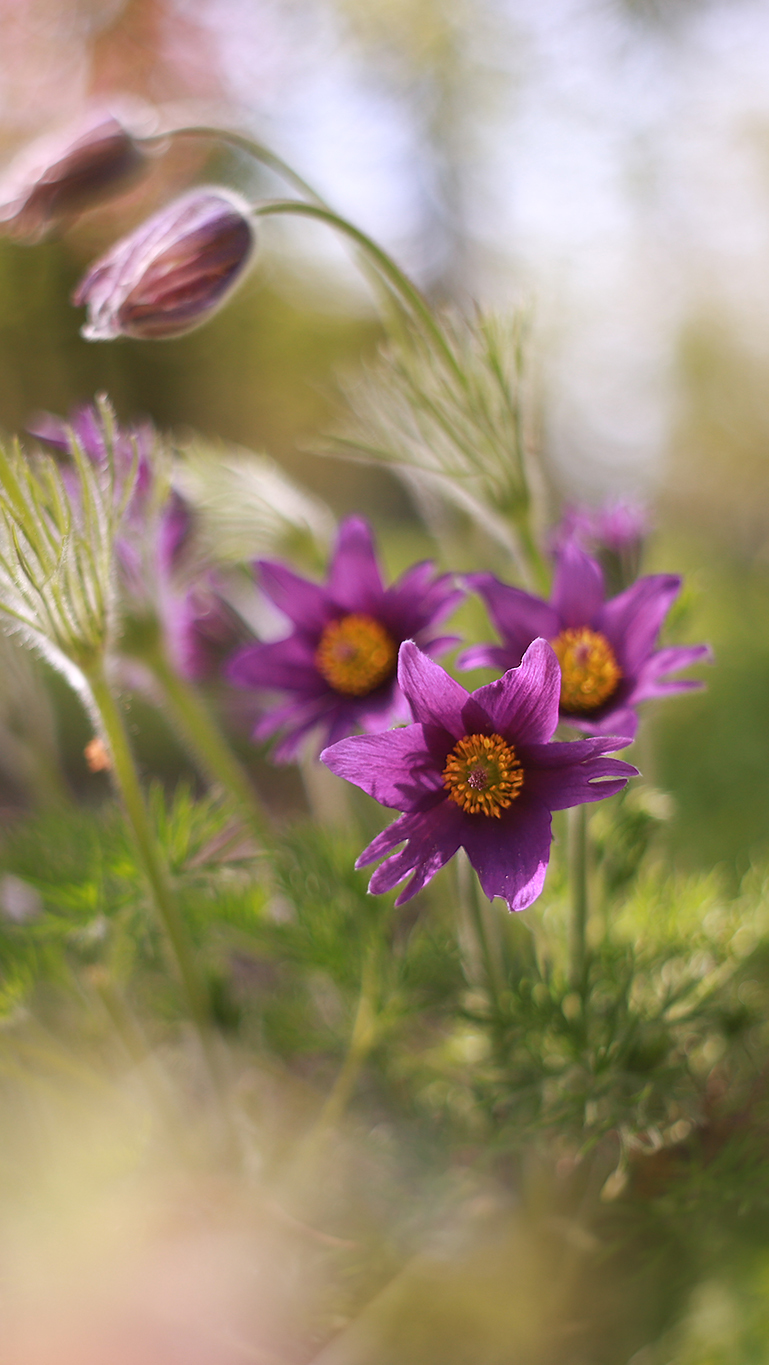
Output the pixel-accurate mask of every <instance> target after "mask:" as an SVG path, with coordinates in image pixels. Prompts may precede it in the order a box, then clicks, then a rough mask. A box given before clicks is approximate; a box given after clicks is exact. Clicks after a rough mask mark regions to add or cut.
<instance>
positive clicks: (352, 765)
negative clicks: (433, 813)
mask: <svg viewBox="0 0 769 1365" xmlns="http://www.w3.org/2000/svg"><path fill="white" fill-rule="evenodd" d="M320 759H321V763H325V764H326V767H327V768H330V769H331V771H332V773H336V775H337V777H344V778H346V780H347V781H348V782H353V783H354V784H355V786H356V787H360V788H361V791H364V792H367V793H368V795H369V796H373V797H374V800H375V801H379V803H380V804H381V805H383V806H390V807H391V808H392V809H394V810H401V811H414V810H418V809H420V808H421V807H422V806H424V805H425V804H428V803H429V804H432V803H433V799H434V797H435V795H436V793H440V794H442V795H443V796H445V791H444V788H443V776H442V771H441V769H440V768H439V767H438V765H437V764H436V762H435V760H434V758H433V757H432V756H431V754H430V753H429V751H428V749H427V747H426V745H425V738H424V733H423V730H422V726H421V725H407V726H405V727H404V728H403V729H400V730H387V731H385V732H383V733H380V734H376V735H352V736H350V738H349V739H342V740H340V741H339V743H338V744H333V745H331V746H330V747H329V748H327V749H324V750H323V753H322V754H321V756H320Z"/></svg>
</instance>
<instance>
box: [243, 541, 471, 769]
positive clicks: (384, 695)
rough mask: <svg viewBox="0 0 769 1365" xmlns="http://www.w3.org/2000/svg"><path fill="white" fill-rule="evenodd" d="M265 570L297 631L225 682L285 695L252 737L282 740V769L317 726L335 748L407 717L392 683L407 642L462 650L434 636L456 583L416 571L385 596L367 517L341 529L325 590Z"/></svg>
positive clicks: (270, 565)
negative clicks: (344, 740)
mask: <svg viewBox="0 0 769 1365" xmlns="http://www.w3.org/2000/svg"><path fill="white" fill-rule="evenodd" d="M259 569H260V571H261V585H262V589H263V590H264V592H266V593H267V595H268V597H271V598H272V601H273V602H274V603H275V605H276V606H277V607H279V608H280V610H281V611H282V612H284V613H285V615H286V616H288V618H289V620H290V621H292V622H293V626H294V629H293V631H292V633H291V634H290V635H289V636H287V637H286V639H284V640H276V641H274V642H272V643H269V644H252V645H247V646H246V648H245V649H241V650H239V651H238V653H237V654H236V655H235V656H234V658H233V659H232V661H231V662H230V664H229V667H228V669H227V676H228V678H229V680H230V682H233V683H235V685H236V686H237V687H245V688H252V689H257V690H258V691H260V692H274V693H275V692H276V693H279V694H282V696H283V698H284V700H283V701H282V702H281V703H280V704H279V705H278V706H276V707H275V708H274V709H273V710H270V711H268V712H266V714H265V715H264V716H263V717H262V719H261V720H260V721H259V723H258V724H257V726H256V729H255V731H254V738H256V739H264V738H266V737H267V736H269V735H274V734H276V733H277V732H279V731H281V732H282V739H281V741H280V743H279V744H278V747H277V749H276V750H275V758H276V760H277V761H278V762H284V763H285V762H290V760H291V759H293V758H296V756H297V754H298V752H299V750H300V748H301V745H302V741H303V740H304V738H305V736H306V735H307V734H308V733H309V732H310V731H311V730H315V729H316V728H319V729H321V730H322V731H323V732H324V735H325V739H326V742H327V743H333V742H334V740H337V739H341V738H342V736H343V735H349V734H351V733H352V732H353V731H355V730H358V729H360V730H384V729H386V728H387V726H388V725H390V724H392V723H393V721H395V720H399V719H405V718H407V717H408V708H407V706H406V704H405V702H404V699H403V696H402V694H401V692H400V689H399V687H398V682H397V676H396V669H397V660H398V647H399V645H400V644H401V641H403V640H406V639H409V638H414V639H416V640H417V641H418V642H419V644H420V645H421V647H422V648H423V649H424V650H425V651H426V652H427V653H429V654H437V653H439V652H440V651H442V650H445V649H448V648H449V646H450V645H452V644H455V643H456V637H455V636H443V637H437V636H436V634H435V630H434V627H435V626H436V625H437V623H438V622H439V621H442V620H443V619H444V618H445V617H446V616H448V614H449V613H450V612H451V611H453V609H454V608H455V607H456V606H457V604H458V603H459V601H460V600H461V598H462V595H463V594H462V591H461V589H457V587H456V585H455V583H454V579H453V577H452V575H450V574H442V575H439V576H436V575H435V573H434V571H433V566H432V564H430V563H428V562H425V563H421V564H414V565H413V566H412V567H411V568H410V569H408V570H407V571H406V573H404V574H403V575H402V576H401V577H400V578H399V579H398V580H397V581H396V582H395V583H392V584H391V585H390V587H389V588H386V587H385V586H384V584H383V582H382V576H381V574H380V572H379V565H378V563H377V558H376V550H375V546H374V541H373V537H372V532H371V527H370V526H369V524H368V522H367V521H365V520H364V519H363V518H362V517H347V519H346V520H345V521H343V522H342V525H341V526H340V528H339V536H338V539H337V544H336V549H335V550H334V553H333V555H332V558H331V563H330V565H329V570H328V579H327V582H326V583H325V584H320V583H311V582H309V581H308V580H307V579H306V578H300V577H299V576H298V575H297V574H295V573H292V571H291V570H290V569H288V568H286V567H285V565H283V564H277V563H274V562H272V561H268V560H260V561H259Z"/></svg>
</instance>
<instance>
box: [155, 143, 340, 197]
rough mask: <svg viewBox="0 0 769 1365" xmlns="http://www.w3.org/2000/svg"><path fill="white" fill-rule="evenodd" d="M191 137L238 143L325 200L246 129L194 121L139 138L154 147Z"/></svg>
mask: <svg viewBox="0 0 769 1365" xmlns="http://www.w3.org/2000/svg"><path fill="white" fill-rule="evenodd" d="M178 137H190V138H195V137H199V138H208V139H210V140H211V141H216V142H227V143H229V145H230V146H231V147H236V148H237V149H238V151H240V152H247V153H248V155H249V156H252V157H253V158H254V160H255V161H260V162H261V163H262V165H263V166H269V168H270V170H271V171H275V172H276V173H277V174H278V175H281V176H283V179H284V180H286V181H288V183H289V184H290V185H293V186H294V189H296V190H298V191H299V193H300V194H304V195H306V196H307V198H308V199H311V200H313V202H314V203H316V204H323V203H324V200H323V197H322V196H321V195H320V194H318V192H317V191H316V190H314V189H313V188H312V185H309V184H308V183H307V181H306V180H304V179H303V178H302V176H301V175H298V174H297V172H296V171H295V170H293V169H292V167H291V166H289V164H288V162H286V161H284V160H283V159H282V157H279V156H276V154H275V152H272V151H270V149H269V147H265V146H264V144H263V143H261V142H257V141H256V139H255V138H252V137H249V136H248V135H247V134H246V133H239V132H237V131H236V130H235V129H234V128H215V127H212V126H209V125H208V124H205V123H192V124H189V125H188V126H186V127H183V128H171V129H169V131H168V132H166V133H154V134H153V135H152V136H151V137H144V138H140V139H139V141H140V142H141V143H142V145H143V146H144V147H152V146H156V145H161V146H162V144H163V143H164V142H168V140H169V139H170V138H178Z"/></svg>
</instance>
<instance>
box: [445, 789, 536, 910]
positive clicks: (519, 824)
mask: <svg viewBox="0 0 769 1365" xmlns="http://www.w3.org/2000/svg"><path fill="white" fill-rule="evenodd" d="M551 841H552V833H551V820H550V811H549V810H548V808H547V806H546V805H545V803H544V801H542V800H541V799H540V798H539V797H538V796H536V795H535V794H534V793H531V794H530V795H527V796H526V797H524V795H523V794H522V795H521V796H520V797H519V798H518V800H517V801H514V802H513V804H512V806H510V807H509V809H508V810H506V811H503V813H502V816H501V818H500V819H499V820H492V819H489V818H488V817H486V816H478V815H474V816H469V817H465V821H464V828H463V831H462V843H463V845H464V847H465V848H466V849H467V856H468V858H469V859H470V862H471V863H472V865H473V867H474V868H475V870H476V872H477V873H478V878H479V881H480V883H481V886H482V887H483V890H484V892H485V894H486V895H487V896H488V898H489V900H493V899H494V897H495V896H501V897H502V899H503V900H506V901H507V907H508V909H509V910H525V909H526V907H527V906H529V905H531V903H532V901H534V900H536V899H537V896H538V895H539V893H540V891H541V890H542V886H543V884H544V880H545V873H546V872H547V864H548V862H549V860H550V844H551Z"/></svg>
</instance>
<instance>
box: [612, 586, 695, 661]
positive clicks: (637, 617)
mask: <svg viewBox="0 0 769 1365" xmlns="http://www.w3.org/2000/svg"><path fill="white" fill-rule="evenodd" d="M680 588H681V579H680V578H679V577H678V576H677V575H676V574H663V573H658V574H648V575H647V576H646V577H645V578H639V579H637V581H636V582H635V583H633V584H632V585H631V587H629V588H626V589H625V591H624V592H622V593H620V594H619V597H613V598H612V599H611V601H610V602H607V603H606V605H605V606H604V608H603V610H602V612H601V613H600V620H599V621H598V622H597V623H596V629H597V630H600V631H601V632H602V633H603V634H604V635H605V636H606V638H607V640H608V641H609V644H610V645H611V646H612V648H613V650H614V652H615V654H616V655H617V660H618V662H619V665H620V667H621V669H622V671H623V673H624V674H625V676H626V677H628V678H632V677H634V676H635V675H636V674H637V673H638V671H639V669H641V668H642V666H643V665H644V664H645V663H646V660H647V659H648V657H649V655H650V654H651V652H652V650H653V648H654V642H655V640H656V639H657V635H658V633H659V629H660V626H661V625H662V622H663V621H664V619H665V617H666V615H667V613H668V611H669V610H670V607H671V606H672V604H673V602H674V601H675V599H676V597H677V596H678V593H679V591H680Z"/></svg>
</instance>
